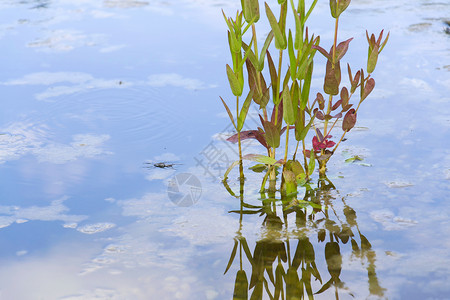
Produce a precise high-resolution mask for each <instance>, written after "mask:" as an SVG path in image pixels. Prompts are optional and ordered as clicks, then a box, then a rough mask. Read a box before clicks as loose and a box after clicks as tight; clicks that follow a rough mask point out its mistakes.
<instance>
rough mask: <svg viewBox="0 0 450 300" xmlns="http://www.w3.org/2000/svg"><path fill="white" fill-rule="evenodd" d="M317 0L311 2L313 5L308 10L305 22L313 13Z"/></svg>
mask: <svg viewBox="0 0 450 300" xmlns="http://www.w3.org/2000/svg"><path fill="white" fill-rule="evenodd" d="M316 3H317V0H314V1H313V3H312V4H311V6H310V7H309V9H308V12H307V13H306V16H305V18H304V21H303V24H304V23H305V22H306V20H308V18H309V16H310V15H311V13H312V11H313V9H314V7H315V6H316Z"/></svg>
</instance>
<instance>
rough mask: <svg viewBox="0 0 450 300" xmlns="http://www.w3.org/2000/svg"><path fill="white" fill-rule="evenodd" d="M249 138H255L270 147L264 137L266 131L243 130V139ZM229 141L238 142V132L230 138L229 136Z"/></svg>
mask: <svg viewBox="0 0 450 300" xmlns="http://www.w3.org/2000/svg"><path fill="white" fill-rule="evenodd" d="M249 139H255V140H257V141H258V142H259V143H260V144H261V145H263V146H264V147H265V148H269V146H267V143H266V139H265V138H264V133H262V132H260V131H259V130H246V131H241V141H244V140H249ZM227 141H229V142H232V143H234V144H236V143H237V142H238V134H237V133H236V134H234V135H232V136H230V137H229V138H227Z"/></svg>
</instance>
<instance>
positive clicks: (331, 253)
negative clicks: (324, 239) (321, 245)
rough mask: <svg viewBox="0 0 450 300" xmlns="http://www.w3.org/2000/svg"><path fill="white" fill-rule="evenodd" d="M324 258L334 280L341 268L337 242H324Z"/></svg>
mask: <svg viewBox="0 0 450 300" xmlns="http://www.w3.org/2000/svg"><path fill="white" fill-rule="evenodd" d="M325 260H326V262H327V267H328V272H329V273H330V275H331V277H332V278H333V279H334V280H336V279H338V278H339V275H340V274H341V270H342V256H341V250H340V247H339V244H338V243H337V242H328V243H326V244H325Z"/></svg>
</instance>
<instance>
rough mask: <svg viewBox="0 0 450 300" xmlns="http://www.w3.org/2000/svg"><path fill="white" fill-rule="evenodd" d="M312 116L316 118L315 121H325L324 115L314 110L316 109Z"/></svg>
mask: <svg viewBox="0 0 450 300" xmlns="http://www.w3.org/2000/svg"><path fill="white" fill-rule="evenodd" d="M314 114H315V115H316V118H317V119H319V120H321V121H323V120H325V117H324V115H323V112H321V111H319V109H317V108H316V109H315V110H314Z"/></svg>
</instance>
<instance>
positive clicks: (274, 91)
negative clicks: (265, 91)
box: [267, 50, 278, 104]
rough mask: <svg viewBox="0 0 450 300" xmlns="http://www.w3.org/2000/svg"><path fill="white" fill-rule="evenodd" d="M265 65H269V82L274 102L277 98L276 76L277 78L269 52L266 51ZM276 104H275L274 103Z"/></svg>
mask: <svg viewBox="0 0 450 300" xmlns="http://www.w3.org/2000/svg"><path fill="white" fill-rule="evenodd" d="M267 63H268V64H269V73H270V80H271V82H272V91H273V101H275V99H276V96H277V94H276V93H277V92H276V91H277V89H278V88H277V87H278V76H277V70H276V68H275V64H274V63H273V60H272V56H271V55H270V52H269V50H267ZM275 104H277V103H275Z"/></svg>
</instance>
